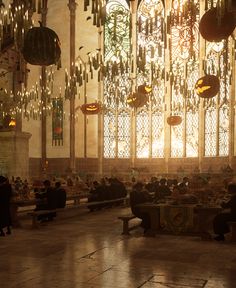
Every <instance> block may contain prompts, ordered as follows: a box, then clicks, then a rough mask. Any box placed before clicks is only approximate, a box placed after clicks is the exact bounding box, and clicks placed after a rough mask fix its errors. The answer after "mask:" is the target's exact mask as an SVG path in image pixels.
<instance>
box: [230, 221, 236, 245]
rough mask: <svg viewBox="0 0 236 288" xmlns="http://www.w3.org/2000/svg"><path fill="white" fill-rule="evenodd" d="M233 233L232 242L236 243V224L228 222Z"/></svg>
mask: <svg viewBox="0 0 236 288" xmlns="http://www.w3.org/2000/svg"><path fill="white" fill-rule="evenodd" d="M228 224H229V227H230V231H231V241H232V242H236V222H233V221H231V222H228Z"/></svg>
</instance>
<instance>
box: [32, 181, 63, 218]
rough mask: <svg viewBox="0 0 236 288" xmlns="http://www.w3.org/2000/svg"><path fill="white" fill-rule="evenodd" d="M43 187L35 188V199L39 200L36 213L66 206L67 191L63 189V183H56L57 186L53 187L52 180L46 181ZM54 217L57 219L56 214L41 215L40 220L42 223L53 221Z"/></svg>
mask: <svg viewBox="0 0 236 288" xmlns="http://www.w3.org/2000/svg"><path fill="white" fill-rule="evenodd" d="M43 185H44V188H42V189H38V188H35V190H34V193H35V198H36V199H38V200H39V201H38V202H37V204H36V208H35V211H38V210H53V209H57V208H64V207H65V205H66V190H65V189H64V188H63V187H61V183H60V182H55V186H54V187H52V186H51V182H50V180H45V181H44V182H43ZM54 217H56V212H52V213H48V214H47V215H39V216H38V220H40V221H42V222H45V221H51V220H53V218H54Z"/></svg>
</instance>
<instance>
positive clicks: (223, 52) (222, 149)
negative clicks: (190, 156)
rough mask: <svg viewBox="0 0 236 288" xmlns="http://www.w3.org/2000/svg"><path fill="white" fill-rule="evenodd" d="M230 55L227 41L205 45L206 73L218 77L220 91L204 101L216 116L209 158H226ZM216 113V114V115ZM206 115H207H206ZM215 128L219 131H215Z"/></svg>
mask: <svg viewBox="0 0 236 288" xmlns="http://www.w3.org/2000/svg"><path fill="white" fill-rule="evenodd" d="M229 56H230V54H229V43H228V41H227V40H222V41H221V42H219V43H207V46H206V63H205V66H206V72H207V73H208V74H213V75H216V76H218V77H219V80H220V90H219V93H218V94H217V95H216V96H215V97H213V98H212V99H208V100H205V101H204V106H205V109H206V110H210V111H211V113H212V111H213V110H214V111H215V114H216V115H219V116H218V117H217V116H216V120H215V126H216V127H215V130H216V141H217V144H218V145H216V147H219V150H218V151H217V148H216V150H215V154H210V156H217V155H219V156H227V155H228V146H229V143H228V141H229V135H228V134H229V127H226V125H229V121H228V110H229V96H230V77H231V67H230V61H229V59H230V57H229ZM217 112H218V113H217ZM206 115H207V114H206ZM207 125H208V122H207V119H205V126H207ZM217 127H219V129H218V130H217ZM206 137H207V135H205V154H206V155H208V154H207V151H206V150H207V147H206V145H207V143H208V142H207V140H206Z"/></svg>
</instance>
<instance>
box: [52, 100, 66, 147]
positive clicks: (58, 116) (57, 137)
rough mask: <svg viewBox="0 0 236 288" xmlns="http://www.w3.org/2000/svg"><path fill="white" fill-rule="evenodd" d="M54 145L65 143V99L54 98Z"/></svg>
mask: <svg viewBox="0 0 236 288" xmlns="http://www.w3.org/2000/svg"><path fill="white" fill-rule="evenodd" d="M52 107H53V109H52V145H63V100H62V99H53V100H52Z"/></svg>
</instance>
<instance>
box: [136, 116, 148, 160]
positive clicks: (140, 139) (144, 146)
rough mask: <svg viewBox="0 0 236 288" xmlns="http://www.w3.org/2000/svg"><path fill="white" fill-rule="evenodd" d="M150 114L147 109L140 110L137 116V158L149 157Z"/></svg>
mask: <svg viewBox="0 0 236 288" xmlns="http://www.w3.org/2000/svg"><path fill="white" fill-rule="evenodd" d="M149 124H150V122H149V116H148V113H147V112H146V111H140V112H139V113H138V114H137V117H136V154H137V155H136V156H137V158H148V157H149V153H150V152H149V151H150V148H149V129H150V126H149Z"/></svg>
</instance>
